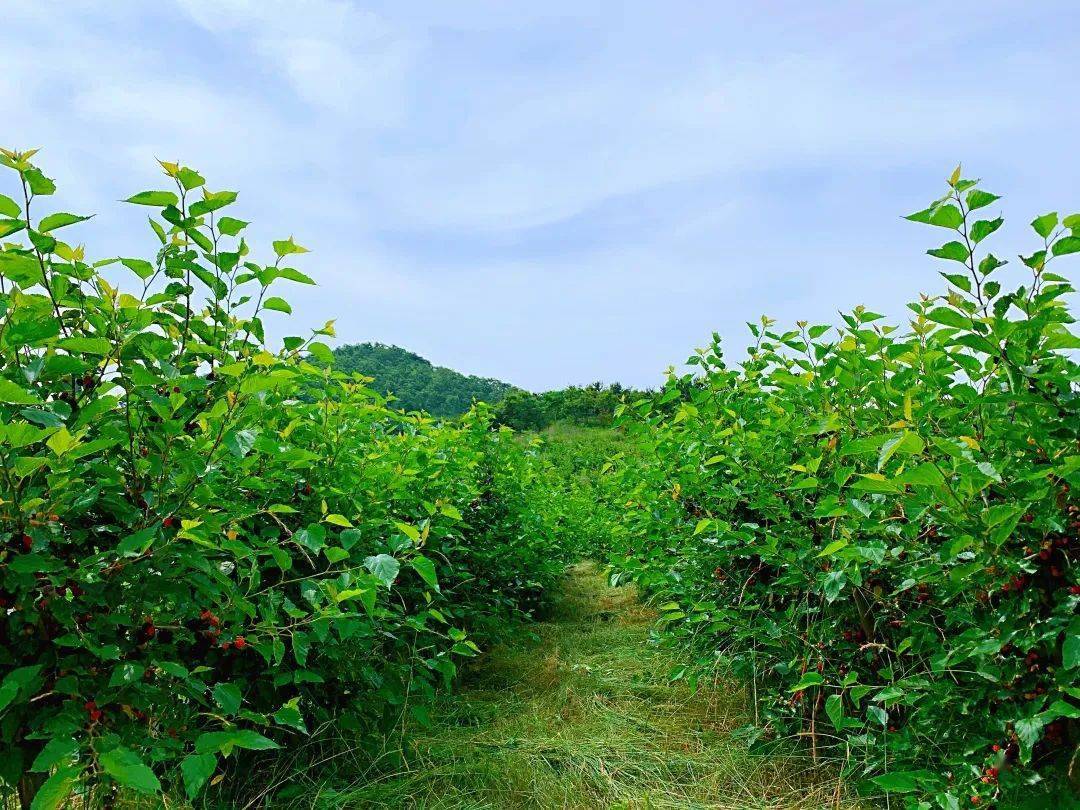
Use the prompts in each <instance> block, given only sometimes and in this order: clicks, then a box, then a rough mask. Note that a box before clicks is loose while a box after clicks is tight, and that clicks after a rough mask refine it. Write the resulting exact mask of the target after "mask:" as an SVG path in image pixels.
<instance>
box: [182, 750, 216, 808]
mask: <svg viewBox="0 0 1080 810" xmlns="http://www.w3.org/2000/svg"><path fill="white" fill-rule="evenodd" d="M215 768H217V757H216V756H214V755H213V754H190V755H188V756H186V757H184V759H183V761H182V762H181V763H180V773H181V774H183V776H184V791H185V792H186V793H187V797H188V798H189V799H194V798H195V797H196V796H198V795H199V791H201V790H202V787H203V785H205V784H206V780H207V779H209V778H210V777H211V776H212V775H213V773H214V769H215Z"/></svg>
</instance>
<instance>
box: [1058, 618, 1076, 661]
mask: <svg viewBox="0 0 1080 810" xmlns="http://www.w3.org/2000/svg"><path fill="white" fill-rule="evenodd" d="M1061 666H1062V667H1064V668H1065V669H1075V668H1076V667H1077V666H1080V618H1074V619H1073V620H1072V622H1071V623H1070V624H1069V629H1068V630H1067V631H1065V643H1064V644H1062V646H1061Z"/></svg>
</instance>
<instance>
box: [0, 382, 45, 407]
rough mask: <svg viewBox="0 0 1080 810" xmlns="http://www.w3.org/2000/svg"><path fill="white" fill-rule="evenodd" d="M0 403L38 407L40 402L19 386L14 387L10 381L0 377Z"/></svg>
mask: <svg viewBox="0 0 1080 810" xmlns="http://www.w3.org/2000/svg"><path fill="white" fill-rule="evenodd" d="M0 402H8V403H11V404H12V405H39V404H41V400H40V399H38V398H37V397H35V396H34V395H33V394H31V393H30V392H29V391H27V390H26V389H24V388H23V387H22V386H21V385H16V384H15V383H13V382H12V381H11V380H5V379H4V378H3V377H0Z"/></svg>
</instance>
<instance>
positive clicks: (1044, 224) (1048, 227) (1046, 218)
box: [1031, 211, 1058, 239]
mask: <svg viewBox="0 0 1080 810" xmlns="http://www.w3.org/2000/svg"><path fill="white" fill-rule="evenodd" d="M1057 224H1058V215H1057V212H1056V211H1052V212H1051V213H1049V214H1043V215H1042V216H1041V217H1037V218H1035V219H1034V220H1032V222H1031V227H1032V228H1034V229H1035V233H1037V234H1038V235H1039V236H1041V237H1042V238H1043V239H1045V238H1046V237H1048V236H1049V235H1050V234H1051V233H1052V232H1053V230H1054V228H1055V227H1056V226H1057Z"/></svg>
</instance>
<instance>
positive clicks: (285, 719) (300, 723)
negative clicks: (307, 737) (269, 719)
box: [274, 698, 307, 734]
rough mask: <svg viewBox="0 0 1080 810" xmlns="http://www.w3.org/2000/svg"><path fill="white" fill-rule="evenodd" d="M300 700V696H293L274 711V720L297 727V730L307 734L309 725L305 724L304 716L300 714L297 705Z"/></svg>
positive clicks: (290, 726)
mask: <svg viewBox="0 0 1080 810" xmlns="http://www.w3.org/2000/svg"><path fill="white" fill-rule="evenodd" d="M298 700H299V698H293V699H292V700H290V701H289V702H288V703H286V704H285V705H284V706H282V707H281V708H280V709H278V710H277V711H276V712H274V722H275V723H277V724H278V725H281V726H288V727H289V728H295V729H296V730H297V731H300V732H303V733H304V734H307V726H305V725H304V717H303V715H301V714H300V710H299V709H298V708H297V706H296V704H297V701H298Z"/></svg>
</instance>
